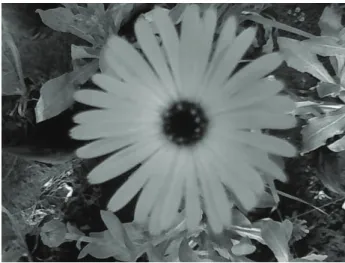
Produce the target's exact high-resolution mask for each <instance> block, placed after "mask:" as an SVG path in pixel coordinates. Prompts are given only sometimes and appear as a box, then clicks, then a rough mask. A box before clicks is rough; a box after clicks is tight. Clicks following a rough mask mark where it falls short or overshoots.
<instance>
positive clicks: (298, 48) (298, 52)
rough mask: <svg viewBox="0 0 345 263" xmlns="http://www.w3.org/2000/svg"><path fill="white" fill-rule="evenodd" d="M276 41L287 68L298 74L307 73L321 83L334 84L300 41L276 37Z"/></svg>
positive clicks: (314, 56)
mask: <svg viewBox="0 0 345 263" xmlns="http://www.w3.org/2000/svg"><path fill="white" fill-rule="evenodd" d="M277 41H278V45H279V48H280V51H281V53H282V54H283V57H284V59H285V60H286V62H287V64H288V66H289V67H292V68H294V69H296V70H298V71H300V72H307V73H309V74H311V75H313V76H314V77H315V78H317V79H319V80H321V81H324V82H328V83H334V80H333V78H332V77H331V76H330V75H329V73H328V72H327V70H326V69H325V68H324V66H323V65H322V64H321V63H320V61H319V60H318V59H317V57H316V55H315V54H313V53H311V52H310V51H309V50H308V49H307V48H306V46H304V45H302V44H301V42H300V41H298V40H295V39H290V38H286V37H278V39H277Z"/></svg>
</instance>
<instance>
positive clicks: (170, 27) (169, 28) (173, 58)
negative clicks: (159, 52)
mask: <svg viewBox="0 0 345 263" xmlns="http://www.w3.org/2000/svg"><path fill="white" fill-rule="evenodd" d="M153 21H154V23H155V26H156V27H157V30H158V32H159V35H160V36H161V39H162V45H163V47H164V50H165V52H166V56H167V60H168V61H169V65H170V67H171V71H172V75H173V76H174V78H175V84H176V85H177V86H178V87H180V86H181V79H180V73H179V67H178V65H179V62H178V61H179V60H178V58H179V57H178V53H179V37H178V35H177V32H176V29H175V27H174V24H173V22H172V21H171V18H170V17H169V16H168V15H167V14H166V12H165V11H163V10H162V9H161V8H156V9H155V10H154V11H153ZM180 90H181V88H180Z"/></svg>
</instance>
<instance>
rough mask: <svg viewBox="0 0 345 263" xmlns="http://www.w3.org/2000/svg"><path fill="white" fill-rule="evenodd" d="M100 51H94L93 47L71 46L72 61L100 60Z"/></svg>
mask: <svg viewBox="0 0 345 263" xmlns="http://www.w3.org/2000/svg"><path fill="white" fill-rule="evenodd" d="M97 53H99V51H96V50H94V49H93V48H91V47H84V46H76V45H73V44H72V45H71V57H72V60H76V59H83V58H98V57H99V55H98V54H97Z"/></svg>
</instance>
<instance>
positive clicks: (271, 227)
mask: <svg viewBox="0 0 345 263" xmlns="http://www.w3.org/2000/svg"><path fill="white" fill-rule="evenodd" d="M292 229H293V225H292V223H291V222H290V221H289V220H285V221H284V222H282V223H279V222H275V221H272V220H267V221H266V222H265V223H264V224H263V227H262V233H261V234H262V238H263V239H264V240H265V242H266V244H267V246H268V247H269V248H270V249H271V250H272V252H273V253H274V255H275V257H276V258H277V260H278V261H279V262H287V261H289V260H290V259H291V254H290V249H289V245H288V243H289V240H290V237H291V233H292Z"/></svg>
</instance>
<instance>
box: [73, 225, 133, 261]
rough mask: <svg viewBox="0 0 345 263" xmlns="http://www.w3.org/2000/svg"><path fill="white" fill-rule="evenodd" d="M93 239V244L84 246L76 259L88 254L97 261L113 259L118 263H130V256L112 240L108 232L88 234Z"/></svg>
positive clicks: (124, 248) (118, 243)
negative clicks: (125, 262)
mask: <svg viewBox="0 0 345 263" xmlns="http://www.w3.org/2000/svg"><path fill="white" fill-rule="evenodd" d="M90 236H92V237H94V238H95V242H92V243H89V244H88V245H86V246H85V247H84V248H83V249H82V250H81V251H80V253H79V255H78V259H81V258H83V257H85V256H86V255H88V254H90V255H91V256H93V257H95V258H99V259H105V258H109V257H114V258H115V259H117V260H120V261H131V256H130V253H129V252H128V250H127V249H126V247H124V246H121V244H120V242H118V241H117V240H116V239H114V238H113V236H112V234H110V231H108V230H106V231H103V232H97V233H90Z"/></svg>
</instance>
